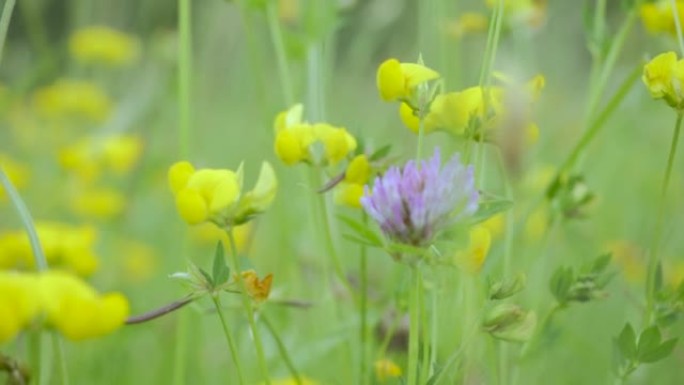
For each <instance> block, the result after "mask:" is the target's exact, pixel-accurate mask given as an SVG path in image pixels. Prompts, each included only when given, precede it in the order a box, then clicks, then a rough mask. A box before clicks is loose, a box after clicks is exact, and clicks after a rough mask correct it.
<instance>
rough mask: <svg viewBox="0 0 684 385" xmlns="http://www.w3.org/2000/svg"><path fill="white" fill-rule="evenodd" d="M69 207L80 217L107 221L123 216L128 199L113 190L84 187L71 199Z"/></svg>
mask: <svg viewBox="0 0 684 385" xmlns="http://www.w3.org/2000/svg"><path fill="white" fill-rule="evenodd" d="M69 206H70V208H71V209H72V210H73V211H74V212H75V213H76V214H78V215H81V216H84V217H87V218H94V219H99V220H105V219H111V218H114V217H116V216H117V215H119V214H121V212H122V211H123V209H124V208H125V206H126V197H125V196H124V195H123V194H122V193H121V192H119V191H117V190H114V189H112V188H107V187H87V186H82V187H81V188H80V189H79V190H78V191H76V192H74V193H73V194H71V196H70V197H69Z"/></svg>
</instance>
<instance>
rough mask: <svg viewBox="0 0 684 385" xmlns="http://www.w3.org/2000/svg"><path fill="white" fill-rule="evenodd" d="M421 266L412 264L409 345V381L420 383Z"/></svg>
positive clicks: (410, 382)
mask: <svg viewBox="0 0 684 385" xmlns="http://www.w3.org/2000/svg"><path fill="white" fill-rule="evenodd" d="M420 274H421V272H420V268H419V267H417V266H411V291H410V293H409V297H410V298H409V346H408V382H407V384H418V359H419V357H418V352H419V349H420V347H419V346H418V344H419V334H420V291H421V290H422V289H423V288H422V287H421V277H420Z"/></svg>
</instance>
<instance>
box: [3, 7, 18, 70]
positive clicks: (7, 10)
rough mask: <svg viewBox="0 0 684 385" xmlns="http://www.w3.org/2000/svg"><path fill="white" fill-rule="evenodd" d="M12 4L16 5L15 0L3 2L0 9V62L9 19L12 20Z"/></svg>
mask: <svg viewBox="0 0 684 385" xmlns="http://www.w3.org/2000/svg"><path fill="white" fill-rule="evenodd" d="M14 4H16V0H5V6H4V7H3V8H2V17H0V62H2V53H3V51H4V48H5V40H6V39H7V30H8V29H9V24H10V19H12V12H13V11H14Z"/></svg>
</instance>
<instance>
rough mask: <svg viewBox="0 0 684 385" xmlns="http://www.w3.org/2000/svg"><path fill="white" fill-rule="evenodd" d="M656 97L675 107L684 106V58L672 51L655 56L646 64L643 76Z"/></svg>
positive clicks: (647, 86)
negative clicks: (678, 56)
mask: <svg viewBox="0 0 684 385" xmlns="http://www.w3.org/2000/svg"><path fill="white" fill-rule="evenodd" d="M641 79H642V80H643V81H644V84H645V85H646V88H648V91H649V92H650V93H651V96H652V97H653V98H654V99H663V100H665V102H666V103H667V104H668V105H669V106H670V107H673V108H676V109H681V108H684V94H683V92H684V89H683V87H684V59H681V60H677V54H676V53H674V52H672V51H670V52H666V53H662V54H660V55H658V56H656V57H654V58H653V59H652V60H651V61H650V62H648V63H646V65H645V66H644V74H643V76H642V78H641Z"/></svg>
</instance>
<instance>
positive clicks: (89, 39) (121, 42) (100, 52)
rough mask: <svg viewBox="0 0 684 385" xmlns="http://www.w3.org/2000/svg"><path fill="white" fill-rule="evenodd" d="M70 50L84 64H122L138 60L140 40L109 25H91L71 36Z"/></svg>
mask: <svg viewBox="0 0 684 385" xmlns="http://www.w3.org/2000/svg"><path fill="white" fill-rule="evenodd" d="M69 52H70V53H71V55H72V56H73V57H74V58H75V59H76V60H78V61H79V62H81V63H84V64H104V65H109V66H113V67H114V66H122V65H127V64H131V63H133V62H135V61H136V59H137V58H138V56H139V54H140V41H139V40H138V39H136V38H135V37H133V36H130V35H127V34H125V33H123V32H121V31H117V30H115V29H112V28H109V27H105V26H91V27H86V28H83V29H80V30H77V31H75V32H74V33H73V34H72V35H71V36H70V37H69Z"/></svg>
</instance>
